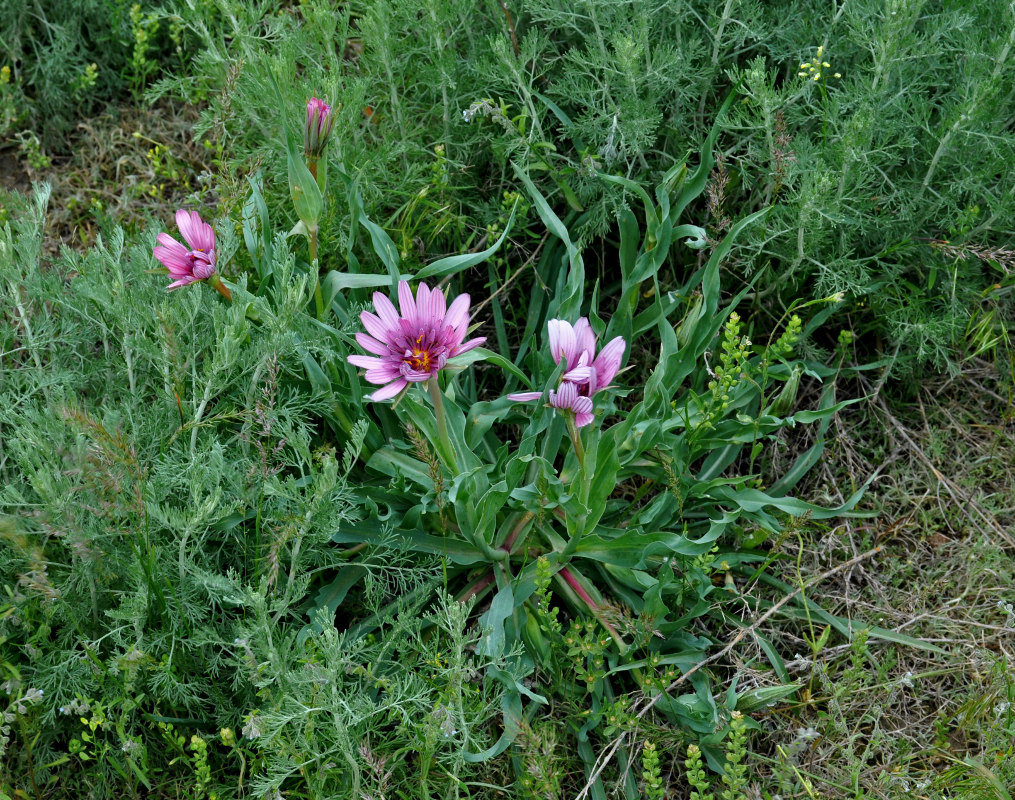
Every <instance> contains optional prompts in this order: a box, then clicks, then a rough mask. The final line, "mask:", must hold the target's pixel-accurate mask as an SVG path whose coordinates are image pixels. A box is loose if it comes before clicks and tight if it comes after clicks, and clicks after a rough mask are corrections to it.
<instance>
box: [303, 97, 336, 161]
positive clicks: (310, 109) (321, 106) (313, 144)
mask: <svg viewBox="0 0 1015 800" xmlns="http://www.w3.org/2000/svg"><path fill="white" fill-rule="evenodd" d="M334 122H335V118H334V117H333V116H332V114H331V106H329V105H328V104H327V103H326V102H324V101H323V100H321V99H319V98H317V97H311V98H310V99H309V100H308V101H307V124H306V127H305V128H304V129H303V152H304V154H305V155H306V157H307V158H308V159H310V158H320V156H321V155H322V154H323V153H324V148H325V147H327V146H328V137H329V136H331V126H332V125H333V124H334Z"/></svg>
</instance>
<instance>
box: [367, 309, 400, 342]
mask: <svg viewBox="0 0 1015 800" xmlns="http://www.w3.org/2000/svg"><path fill="white" fill-rule="evenodd" d="M359 319H360V322H362V323H363V327H364V328H366V329H367V333H369V334H370V335H371V336H373V337H374V338H375V339H377V340H378V341H381V342H388V343H391V342H392V339H391V335H390V333H389V332H388V329H387V328H385V327H384V323H383V322H381V320H380V319H379V318H378V317H377V316H376V315H375V314H371V313H370V312H369V311H363V312H361V313H360V315H359Z"/></svg>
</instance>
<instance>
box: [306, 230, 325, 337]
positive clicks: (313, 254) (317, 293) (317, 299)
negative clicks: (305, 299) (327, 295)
mask: <svg viewBox="0 0 1015 800" xmlns="http://www.w3.org/2000/svg"><path fill="white" fill-rule="evenodd" d="M307 238H308V239H309V240H310V265H311V266H312V267H313V268H314V271H315V272H316V273H317V277H316V278H315V281H314V307H315V308H316V310H317V318H318V319H319V320H323V319H324V297H323V296H322V295H321V269H320V266H319V265H318V263H317V226H316V225H315V226H314V227H313V228H311V229H310V230H309V231H308V233H307Z"/></svg>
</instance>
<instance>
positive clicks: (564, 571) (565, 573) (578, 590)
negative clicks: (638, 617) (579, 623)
mask: <svg viewBox="0 0 1015 800" xmlns="http://www.w3.org/2000/svg"><path fill="white" fill-rule="evenodd" d="M560 576H561V577H562V578H563V579H564V580H565V581H567V585H568V586H570V587H571V588H572V589H574V592H575V594H577V595H578V596H579V597H580V598H581V599H582V600H583V601H584V603H585V605H587V606H588V607H589V611H591V612H592V616H594V617H595V618H596V619H597V620H599V624H600V625H602V626H603V627H604V628H606V630H607V632H608V633H609V634H610V636H611V637H612V638H613V641H615V642H616V643H617V645H618V647H620V652H621V653H623V652H624V651H626V650H627V643H626V642H625V641H624V640H623V638H622V637H621V635H620V634H619V633H618V632H617V629H616V628H614V627H613V626H612V625H611V624H610V623H609V622H607V621H606V619H605V618H604V617H603V612H602V610H601V609H600V608H599V606H597V605H596V603H595V601H594V600H593V599H592V598H591V597H589V594H588V592H586V591H585V590H584V589H583V588H582V586H581V584H580V583H578V579H577V578H575V576H574V575H572V574H571V570H569V569H568V568H567V567H561V568H560Z"/></svg>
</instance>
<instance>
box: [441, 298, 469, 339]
mask: <svg viewBox="0 0 1015 800" xmlns="http://www.w3.org/2000/svg"><path fill="white" fill-rule="evenodd" d="M444 324H445V325H449V326H450V327H451V328H453V329H454V331H455V333H458V332H461V337H462V338H465V328H466V327H468V324H469V295H467V294H460V295H458V297H456V298H455V299H454V300H453V301H452V302H451V306H450V307H449V308H448V310H447V312H446V313H445V314H444Z"/></svg>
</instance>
